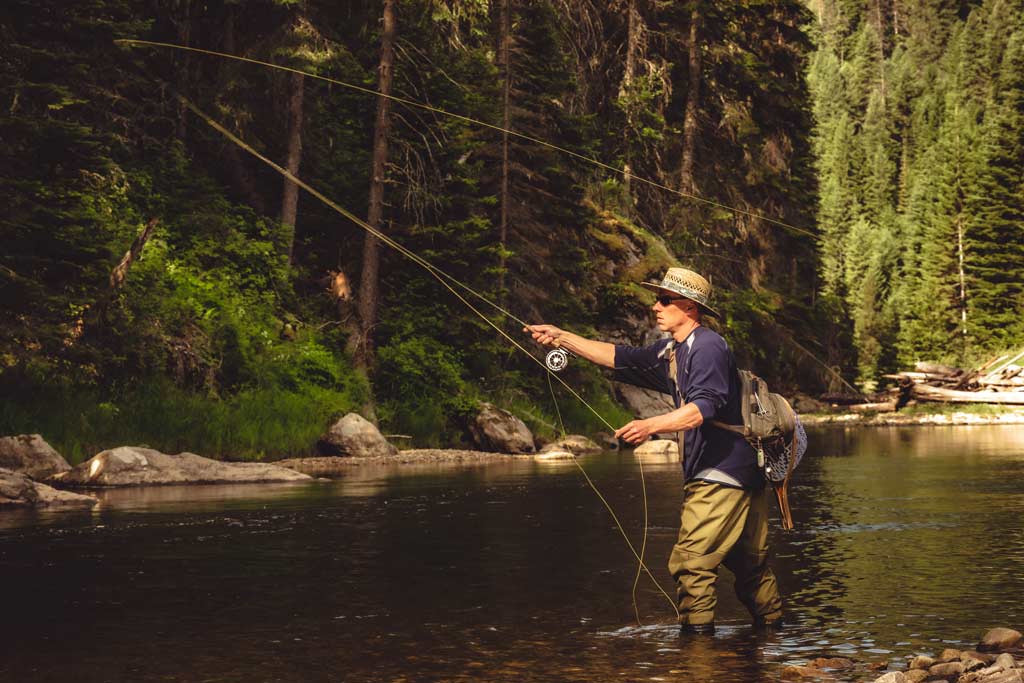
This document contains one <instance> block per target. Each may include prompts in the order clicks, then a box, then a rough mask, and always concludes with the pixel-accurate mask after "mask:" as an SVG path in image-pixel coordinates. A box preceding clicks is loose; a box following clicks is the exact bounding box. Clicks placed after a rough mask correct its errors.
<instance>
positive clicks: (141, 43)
mask: <svg viewBox="0 0 1024 683" xmlns="http://www.w3.org/2000/svg"><path fill="white" fill-rule="evenodd" d="M114 43H115V44H118V45H124V46H127V47H151V48H165V49H172V50H182V51H185V52H194V53H196V54H204V55H208V56H213V57H221V58H223V59H233V60H235V61H239V62H246V63H248V64H255V65H257V66H263V67H267V68H270V69H278V70H280V71H286V72H288V73H293V74H298V75H301V76H306V77H307V78H312V79H315V80H319V81H324V82H326V83H331V84H333V85H338V86H341V87H343V88H348V89H350V90H355V91H357V92H361V93H364V94H366V95H373V96H375V97H383V98H385V99H388V100H391V101H392V102H397V103H399V104H404V105H405V106H407V107H414V108H417V109H423V110H425V111H429V112H432V113H435V114H442V115H444V116H449V117H451V118H454V119H458V120H460V121H465V122H466V123H470V124H473V125H475V126H480V127H482V128H489V129H491V130H494V131H498V132H500V133H507V134H508V135H511V136H513V137H517V138H519V139H520V140H525V141H527V142H532V143H534V144H537V145H541V146H543V147H547V148H548V149H552V150H555V151H557V152H561V153H562V154H567V155H569V156H571V157H573V158H575V159H579V160H580V161H584V162H586V163H588V164H592V165H594V166H597V167H598V168H601V169H604V170H606V171H611V172H612V173H615V174H617V175H620V176H622V177H623V178H628V179H630V180H635V181H637V182H640V183H643V184H646V185H649V186H651V187H655V188H658V189H659V190H662V191H664V192H669V193H671V194H675V195H678V196H680V197H684V198H686V199H689V200H692V201H695V202H698V203H701V204H705V205H707V206H712V207H715V208H718V209H725V210H727V211H731V212H733V213H736V214H740V215H744V216H749V217H750V218H756V219H758V220H762V221H765V222H768V223H771V224H774V225H777V226H779V227H781V228H784V229H786V230H789V231H791V232H795V233H798V234H801V235H807V236H808V237H812V238H817V235H816V234H815V233H813V232H811V231H810V230H807V229H806V228H801V227H797V226H795V225H792V224H790V223H787V222H785V221H781V220H779V219H777V218H772V217H770V216H765V215H764V214H760V213H757V212H756V211H749V210H747V209H741V208H739V207H736V206H730V205H728V204H723V203H721V202H716V201H714V200H712V199H708V198H706V197H702V196H700V195H698V194H693V193H690V192H683V191H682V190H678V189H676V188H674V187H669V186H668V185H665V184H664V183H659V182H657V181H654V180H650V179H649V178H644V177H642V176H638V175H634V174H632V173H630V172H629V171H625V170H623V169H620V168H616V167H615V166H611V165H610V164H606V163H605V162H603V161H600V160H599V159H595V158H593V157H588V156H587V155H585V154H580V153H579V152H574V151H572V150H571V149H566V148H565V147H560V146H559V145H556V144H554V143H551V142H548V141H546V140H542V139H540V138H535V137H533V136H530V135H526V134H524V133H520V132H517V131H515V130H512V129H510V128H504V127H502V126H498V125H495V124H493V123H488V122H486V121H481V120H479V119H474V118H471V117H469V116H465V115H463V114H458V113H456V112H452V111H448V110H446V109H441V108H439V107H434V106H431V105H429V104H425V103H423V102H417V101H416V100H411V99H409V98H406V97H401V96H398V95H392V94H390V93H387V94H386V93H382V92H380V91H379V90H374V89H373V88H367V87H365V86H362V85H358V84H356V83H349V82H347V81H342V80H339V79H336V78H329V77H327V76H321V75H319V74H314V73H309V72H307V71H303V70H302V69H296V68H293V67H290V66H284V65H282V64H275V63H274V62H266V61H263V60H259V59H253V58H251V57H242V56H240V55H233V54H231V53H229V52H217V51H216V50H205V49H203V48H198V47H190V46H188V45H178V44H176V43H165V42H159V41H154V40H140V39H136V38H120V39H117V40H115V41H114Z"/></svg>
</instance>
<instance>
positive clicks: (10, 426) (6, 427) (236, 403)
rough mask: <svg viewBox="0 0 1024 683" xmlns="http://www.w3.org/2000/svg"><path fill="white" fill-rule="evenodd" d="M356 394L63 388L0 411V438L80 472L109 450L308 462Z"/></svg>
mask: <svg viewBox="0 0 1024 683" xmlns="http://www.w3.org/2000/svg"><path fill="white" fill-rule="evenodd" d="M361 400H362V396H361V394H360V392H359V391H358V390H354V389H353V388H343V389H336V388H325V387H319V386H311V385H303V386H298V387H295V388H293V389H289V390H285V389H281V388H268V389H259V388H255V389H247V390H243V391H240V392H238V393H237V394H234V395H232V396H228V397H224V398H217V397H211V396H207V395H203V394H198V393H194V392H190V391H186V390H183V389H180V388H178V387H175V386H174V385H172V384H170V383H169V382H164V381H156V382H150V383H145V384H140V385H137V386H135V387H133V388H131V389H129V390H126V391H124V392H121V393H120V395H117V396H111V395H110V394H109V393H106V392H102V391H100V390H97V389H95V388H85V389H76V388H74V387H62V388H58V389H53V390H46V391H36V392H32V393H30V394H27V395H25V394H22V395H20V396H18V397H17V398H15V399H14V400H4V401H3V402H2V403H0V434H24V433H39V434H42V436H43V438H45V439H46V441H47V442H48V443H50V445H52V446H53V447H54V448H55V449H57V451H58V452H59V453H61V454H62V455H63V456H64V457H65V458H67V460H68V461H69V462H71V463H72V464H77V463H79V462H82V461H84V460H87V459H88V458H90V457H92V456H93V455H95V454H96V453H98V452H99V451H101V450H104V449H106V448H113V447H116V446H138V445H145V446H149V447H151V448H155V449H157V450H160V451H163V452H167V453H178V452H181V451H189V452H193V453H198V454H199V455H203V456H205V457H211V458H218V459H231V460H263V459H277V458H280V457H286V456H300V455H311V454H313V453H314V450H315V446H316V440H317V438H318V437H319V436H320V435H321V434H322V433H323V432H324V430H325V428H326V427H327V425H328V424H329V422H330V420H331V419H332V417H335V416H338V415H342V414H344V413H347V412H349V411H352V410H355V409H356V408H357V407H358V406H359V404H360V402H361Z"/></svg>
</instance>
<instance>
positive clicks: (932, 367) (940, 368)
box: [914, 361, 964, 377]
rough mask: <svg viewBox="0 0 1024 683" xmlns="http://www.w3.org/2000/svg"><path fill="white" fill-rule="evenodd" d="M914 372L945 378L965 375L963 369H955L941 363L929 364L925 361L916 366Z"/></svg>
mask: <svg viewBox="0 0 1024 683" xmlns="http://www.w3.org/2000/svg"><path fill="white" fill-rule="evenodd" d="M914 370H916V371H917V372H923V373H925V374H927V375H940V376H944V377H959V376H961V375H963V374H964V371H963V369H962V368H954V367H952V366H950V365H942V364H941V363H928V362H925V361H919V362H917V363H915V364H914Z"/></svg>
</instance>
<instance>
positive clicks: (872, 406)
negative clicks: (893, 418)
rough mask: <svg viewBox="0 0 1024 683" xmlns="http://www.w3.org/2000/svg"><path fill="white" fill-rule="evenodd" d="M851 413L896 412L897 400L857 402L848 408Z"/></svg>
mask: <svg viewBox="0 0 1024 683" xmlns="http://www.w3.org/2000/svg"><path fill="white" fill-rule="evenodd" d="M847 410H849V411H850V412H851V413H895V412H896V401H882V402H881V403H857V404H854V405H851V406H849V407H848V408H847Z"/></svg>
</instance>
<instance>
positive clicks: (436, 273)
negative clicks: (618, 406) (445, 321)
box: [171, 89, 679, 621]
mask: <svg viewBox="0 0 1024 683" xmlns="http://www.w3.org/2000/svg"><path fill="white" fill-rule="evenodd" d="M171 92H172V93H173V94H174V96H175V97H176V98H177V100H178V101H179V102H181V103H182V105H184V106H185V107H186V108H187V109H188V110H189V111H191V112H192V113H193V114H195V115H196V116H198V117H199V118H200V119H201V120H202V121H204V122H205V123H206V124H207V125H209V126H210V127H211V128H213V129H214V130H216V131H217V132H219V133H221V134H222V135H224V136H225V137H226V138H227V139H228V140H230V141H231V142H232V143H234V144H235V145H237V146H238V147H240V148H241V149H243V150H245V151H246V152H248V153H249V154H251V155H252V156H254V157H256V158H257V159H259V160H260V161H262V162H263V163H264V164H266V165H267V166H269V167H271V168H272V169H274V170H275V171H277V172H278V173H279V174H281V175H282V176H284V177H285V178H286V179H288V180H289V181H291V182H293V183H295V184H296V185H297V186H298V187H301V188H302V189H303V190H305V191H306V192H308V193H309V194H311V195H312V196H313V197H315V198H316V199H318V200H320V201H321V202H322V203H324V204H325V205H327V206H328V207H330V208H331V209H333V210H334V211H336V212H338V213H339V214H341V215H342V216H344V217H345V218H347V219H349V220H350V221H352V222H353V223H355V224H356V225H358V226H359V227H361V228H362V229H363V230H365V231H366V232H367V233H369V234H370V235H372V236H374V237H376V238H377V239H379V240H380V241H381V242H383V243H384V244H386V245H387V246H389V247H391V248H392V249H395V250H396V251H398V252H399V253H400V254H402V255H403V256H405V257H407V258H408V259H410V260H411V261H413V262H414V263H416V264H417V265H419V266H421V267H422V268H424V269H425V270H426V271H427V272H428V273H430V275H432V276H433V277H434V278H435V279H437V281H438V282H440V283H441V285H442V286H443V287H445V289H447V290H448V291H449V292H451V293H452V294H453V295H454V296H455V297H456V298H457V299H458V300H459V301H461V302H462V303H463V304H465V305H466V307H467V308H469V309H470V310H471V311H472V312H473V313H474V314H476V315H477V316H478V317H480V319H482V320H483V321H484V322H486V323H487V324H488V325H489V326H490V327H492V328H493V329H494V330H495V331H496V332H498V334H500V335H501V336H502V337H504V338H505V339H506V340H507V341H508V342H509V343H510V344H512V345H513V346H514V347H515V348H516V349H518V350H519V351H521V352H523V353H524V354H526V355H527V356H528V357H529V358H530V359H531V360H532V361H533V362H535V363H537V364H538V365H540V366H541V367H542V368H544V370H545V372H546V373H547V375H548V381H549V382H550V381H551V377H554V378H555V379H556V380H558V382H559V383H560V384H561V385H562V386H563V387H565V389H566V390H568V391H569V393H570V394H572V395H573V396H574V397H575V398H576V399H577V400H579V401H580V402H581V403H582V404H583V405H584V406H586V407H587V409H589V410H590V411H591V412H592V413H593V414H594V415H595V416H596V417H597V418H598V420H600V421H601V422H602V423H603V424H604V425H605V426H606V427H608V429H610V430H611V431H612V432H614V431H615V427H613V426H612V425H611V424H610V423H609V422H608V421H607V420H606V419H605V418H604V416H602V415H601V414H600V413H599V412H597V410H596V409H595V408H594V407H593V406H592V405H590V403H588V402H587V401H586V400H585V399H584V398H583V397H582V396H580V394H579V393H578V392H577V391H575V390H574V389H573V388H572V387H571V386H569V384H568V383H566V381H565V380H563V379H562V378H561V377H560V376H558V375H557V374H555V373H554V372H553V371H551V370H549V369H548V368H547V366H546V364H545V363H544V362H543V361H541V360H539V359H538V358H536V357H535V356H534V355H533V354H531V353H530V352H529V351H528V350H527V349H526V348H525V347H523V345H522V344H520V343H519V342H517V341H516V340H515V339H514V338H512V336H511V335H509V334H508V333H507V332H505V330H503V329H501V328H500V327H499V326H498V325H496V324H495V323H494V322H493V321H492V320H491V319H490V318H488V317H487V316H486V315H484V313H483V312H481V311H480V310H479V309H478V308H477V307H476V306H474V305H473V304H472V303H470V301H469V300H468V299H467V298H466V297H465V296H463V295H462V294H461V293H460V292H459V291H458V290H457V289H456V287H458V288H460V289H462V290H463V291H465V292H466V293H468V294H470V295H472V296H474V297H476V298H477V299H479V300H481V301H483V302H484V303H487V304H488V305H490V306H491V307H493V308H494V309H496V310H498V311H499V312H501V313H503V314H504V315H507V316H508V317H509V318H510V319H512V320H514V321H516V322H517V323H519V324H521V325H523V326H524V327H527V326H528V324H527V323H526V322H524V321H523V320H521V319H520V318H518V317H516V316H515V315H513V314H512V313H511V312H509V311H507V310H505V309H504V308H503V307H502V306H500V305H498V304H497V303H495V302H493V301H491V300H490V299H488V298H487V297H486V296H484V295H483V294H481V293H480V292H478V291H476V290H475V289H473V288H472V287H470V286H469V285H467V284H465V283H463V282H461V281H460V280H458V279H457V278H455V277H454V276H452V275H450V274H448V273H446V272H445V271H443V270H441V269H440V268H438V267H437V266H435V265H433V264H432V263H430V262H429V261H427V260H426V259H424V258H423V257H422V256H420V255H419V254H416V253H415V252H413V251H412V250H410V249H408V248H407V247H405V246H404V245H402V244H401V243H400V242H397V241H396V240H394V239H393V238H391V237H390V236H388V235H387V234H385V233H383V232H381V231H380V230H378V229H376V228H374V227H373V226H371V225H370V224H369V223H367V222H366V221H364V220H362V219H361V218H359V217H358V216H356V215H355V214H353V213H352V212H350V211H348V210H346V209H345V208H343V207H342V206H340V205H339V204H338V203H337V202H335V201H333V200H331V199H330V198H328V197H327V196H325V195H324V194H323V193H321V192H320V191H319V190H317V189H316V188H314V187H312V186H311V185H309V184H308V183H306V182H305V181H303V180H302V179H300V178H299V177H297V176H296V175H295V174H293V173H292V172H291V171H289V170H288V169H286V168H284V167H283V166H281V165H280V164H277V163H275V162H274V161H272V160H271V159H269V158H268V157H266V156H264V155H263V154H261V153H260V152H258V151H257V150H256V149H254V148H253V147H252V146H251V145H249V144H248V143H246V142H245V141H244V140H242V139H241V138H239V137H238V136H236V135H235V134H234V133H232V132H231V131H229V130H228V129H227V128H225V127H224V126H223V125H221V124H220V123H219V122H217V121H216V120H214V119H213V118H211V117H210V116H208V115H207V114H206V113H205V112H203V111H202V110H201V109H199V107H197V106H196V105H195V104H193V103H192V101H191V100H189V99H188V98H186V97H185V96H184V95H181V94H180V93H178V92H175V91H174V90H173V89H171ZM552 395H553V392H552ZM563 431H564V426H563ZM573 463H574V464H575V465H576V467H577V468H578V469H579V471H580V473H581V474H582V475H583V478H584V479H585V480H586V482H587V484H588V485H589V486H590V488H591V489H592V490H593V491H594V493H595V494H596V495H597V497H598V499H599V500H600V501H601V502H602V503H603V504H604V506H605V508H606V509H607V510H608V513H609V514H610V515H611V517H612V520H613V521H614V522H615V526H616V528H617V529H618V531H619V533H620V534H621V535H622V538H623V539H624V540H625V542H626V545H627V547H628V548H629V550H630V552H631V553H632V554H633V557H635V558H636V560H637V577H636V578H635V579H634V584H633V585H634V601H633V607H634V611H636V613H637V621H639V610H638V608H637V606H636V597H635V590H636V584H637V581H638V580H639V576H640V573H641V572H643V573H645V574H646V575H647V576H648V577H649V578H650V580H651V582H652V583H653V584H654V585H655V587H657V589H658V591H659V592H660V593H661V594H662V595H663V596H664V597H665V599H666V600H668V602H669V604H670V605H672V609H673V610H675V613H676V616H677V617H678V616H679V607H678V606H677V605H676V602H675V601H674V600H673V599H672V598H671V597H670V596H669V595H668V593H666V592H665V589H664V588H662V586H661V584H660V583H659V582H658V580H657V579H656V578H655V577H654V574H653V573H652V572H651V570H650V568H649V567H648V566H647V564H646V563H645V562H644V559H643V554H644V550H645V549H646V546H647V509H648V505H647V487H646V483H645V482H644V475H643V463H642V461H640V478H641V484H642V490H643V503H644V534H643V542H642V545H641V550H640V552H639V553H638V552H637V550H636V548H635V547H634V545H633V543H632V541H630V540H629V536H628V535H627V534H626V531H625V529H624V527H623V526H622V523H621V522H620V521H619V518H618V515H616V514H615V510H614V508H612V506H611V504H610V503H609V502H608V500H607V499H606V498H605V497H604V495H603V494H602V493H601V491H600V490H599V489H598V488H597V486H596V485H595V484H594V482H593V480H591V478H590V475H589V474H588V473H587V471H586V470H585V469H584V468H583V466H582V465H580V463H579V461H578V460H577V459H576V458H575V457H574V458H573Z"/></svg>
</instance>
